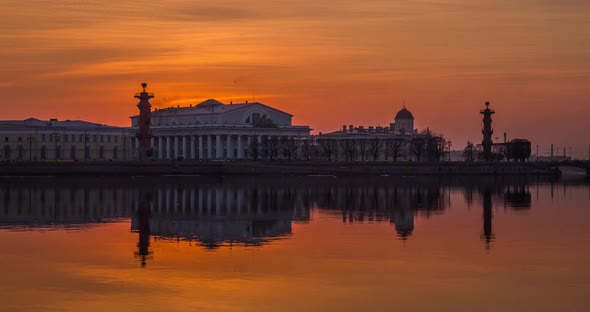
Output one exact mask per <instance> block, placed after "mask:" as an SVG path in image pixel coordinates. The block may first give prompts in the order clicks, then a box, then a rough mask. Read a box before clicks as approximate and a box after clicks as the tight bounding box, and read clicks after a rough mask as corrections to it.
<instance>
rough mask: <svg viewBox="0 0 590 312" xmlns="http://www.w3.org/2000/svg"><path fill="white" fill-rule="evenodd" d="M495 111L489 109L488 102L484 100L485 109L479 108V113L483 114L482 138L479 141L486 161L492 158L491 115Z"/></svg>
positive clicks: (492, 132)
mask: <svg viewBox="0 0 590 312" xmlns="http://www.w3.org/2000/svg"><path fill="white" fill-rule="evenodd" d="M495 113H496V112H495V111H494V110H491V109H490V102H486V109H484V110H481V111H480V114H482V115H483V129H482V130H481V133H482V134H483V140H482V141H481V145H482V146H483V159H484V160H486V161H490V160H491V158H492V144H493V143H494V142H493V141H492V134H494V129H492V115H493V114H495Z"/></svg>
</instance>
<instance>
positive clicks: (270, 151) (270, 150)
mask: <svg viewBox="0 0 590 312" xmlns="http://www.w3.org/2000/svg"><path fill="white" fill-rule="evenodd" d="M279 148H280V143H279V139H278V138H277V137H276V136H271V137H270V138H264V139H263V140H262V153H263V154H262V155H263V156H264V157H266V158H268V159H270V160H274V159H275V158H276V157H277V156H278V155H279Z"/></svg>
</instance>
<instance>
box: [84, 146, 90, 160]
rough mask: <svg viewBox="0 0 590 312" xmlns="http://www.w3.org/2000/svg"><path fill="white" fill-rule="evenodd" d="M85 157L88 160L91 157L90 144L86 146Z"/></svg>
mask: <svg viewBox="0 0 590 312" xmlns="http://www.w3.org/2000/svg"><path fill="white" fill-rule="evenodd" d="M84 159H85V160H88V159H90V147H88V146H86V147H85V148H84Z"/></svg>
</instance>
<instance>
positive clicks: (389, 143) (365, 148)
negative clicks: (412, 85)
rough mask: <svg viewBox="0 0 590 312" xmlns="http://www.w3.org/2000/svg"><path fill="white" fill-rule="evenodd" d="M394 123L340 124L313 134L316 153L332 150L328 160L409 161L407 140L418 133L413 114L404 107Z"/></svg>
mask: <svg viewBox="0 0 590 312" xmlns="http://www.w3.org/2000/svg"><path fill="white" fill-rule="evenodd" d="M394 120H395V122H393V123H390V124H389V126H388V127H387V126H386V127H382V126H369V127H365V126H353V125H349V126H348V127H347V126H346V125H344V126H342V129H341V130H339V131H334V132H329V133H323V134H322V133H320V134H319V135H318V136H317V141H318V143H319V144H318V145H319V146H318V149H319V153H325V152H326V150H328V149H332V150H333V151H332V154H333V155H334V156H333V157H332V156H330V157H329V158H331V160H347V161H357V160H360V161H363V160H409V159H412V153H411V151H410V144H409V143H410V141H411V140H412V139H413V138H416V137H418V136H420V135H419V134H418V130H417V129H415V128H414V115H413V114H412V113H411V112H410V111H409V110H408V109H407V108H406V107H405V106H404V107H403V108H402V109H401V110H400V111H399V112H397V114H396V115H395V118H394Z"/></svg>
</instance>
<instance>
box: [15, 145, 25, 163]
mask: <svg viewBox="0 0 590 312" xmlns="http://www.w3.org/2000/svg"><path fill="white" fill-rule="evenodd" d="M16 157H17V158H18V160H23V157H24V149H23V146H22V145H19V146H18V147H17V149H16Z"/></svg>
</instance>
